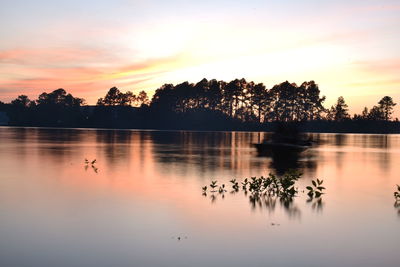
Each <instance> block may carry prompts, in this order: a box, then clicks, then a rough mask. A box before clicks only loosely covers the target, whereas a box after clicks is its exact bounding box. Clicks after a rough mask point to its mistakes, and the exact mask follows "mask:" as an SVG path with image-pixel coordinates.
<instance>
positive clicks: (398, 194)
mask: <svg viewBox="0 0 400 267" xmlns="http://www.w3.org/2000/svg"><path fill="white" fill-rule="evenodd" d="M393 195H394V198H395V199H396V202H400V185H397V191H396V192H394V193H393Z"/></svg>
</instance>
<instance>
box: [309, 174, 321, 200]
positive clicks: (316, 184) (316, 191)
mask: <svg viewBox="0 0 400 267" xmlns="http://www.w3.org/2000/svg"><path fill="white" fill-rule="evenodd" d="M323 182H324V180H319V179H318V178H317V179H316V180H312V181H311V183H312V186H307V187H306V188H307V190H308V193H307V195H308V196H309V197H310V198H313V197H314V196H315V197H317V198H318V197H320V196H321V195H322V194H324V193H323V192H322V191H323V190H325V187H323V186H321V185H322V183H323Z"/></svg>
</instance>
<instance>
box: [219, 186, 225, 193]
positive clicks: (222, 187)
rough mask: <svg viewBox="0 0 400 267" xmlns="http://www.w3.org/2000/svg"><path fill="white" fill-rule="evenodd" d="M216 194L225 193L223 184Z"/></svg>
mask: <svg viewBox="0 0 400 267" xmlns="http://www.w3.org/2000/svg"><path fill="white" fill-rule="evenodd" d="M218 192H219V193H220V194H222V193H224V192H226V190H225V184H222V185H221V186H220V187H219V189H218Z"/></svg>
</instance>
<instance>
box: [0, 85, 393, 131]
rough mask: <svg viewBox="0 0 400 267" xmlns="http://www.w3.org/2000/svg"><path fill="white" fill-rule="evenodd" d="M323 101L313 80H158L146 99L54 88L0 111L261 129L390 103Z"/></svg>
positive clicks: (120, 123)
mask: <svg viewBox="0 0 400 267" xmlns="http://www.w3.org/2000/svg"><path fill="white" fill-rule="evenodd" d="M325 100H326V98H325V96H321V92H320V89H319V87H318V85H317V84H316V83H315V82H314V81H307V82H303V83H302V84H300V85H297V84H295V83H289V82H288V81H285V82H282V83H280V84H277V85H274V86H273V87H272V88H266V86H265V85H264V84H262V83H255V82H253V81H246V80H245V79H235V80H232V81H230V82H225V81H218V80H215V79H213V80H207V79H202V80H201V81H199V82H198V83H189V82H183V83H180V84H177V85H173V84H164V85H163V86H161V87H160V88H158V89H157V90H156V91H155V93H154V95H153V97H152V98H151V99H150V98H149V97H148V95H147V93H146V92H145V91H141V92H139V93H138V94H137V95H135V94H134V93H132V92H131V91H127V92H125V93H123V92H121V91H120V90H119V89H118V88H116V87H113V88H111V89H109V90H108V92H107V93H106V95H105V96H104V97H102V98H99V99H98V101H97V104H96V105H95V106H88V105H86V103H85V100H84V99H83V98H79V97H74V96H72V95H71V94H69V93H67V92H66V91H65V90H64V89H57V90H54V91H53V92H51V93H42V94H40V95H39V96H38V98H37V99H36V100H30V99H29V98H28V97H27V96H26V95H20V96H18V97H17V98H16V99H14V100H12V101H11V102H10V103H7V104H4V103H1V102H0V111H1V110H3V111H6V112H7V114H8V116H9V117H10V124H11V125H29V126H66V127H120V128H132V127H134V128H135V127H137V128H168V127H171V128H181V129H185V128H202V124H207V125H210V123H211V124H212V121H214V123H215V125H216V126H219V127H222V128H223V127H225V126H228V125H229V127H226V128H235V127H239V128H240V129H246V128H248V129H250V128H251V129H254V128H258V129H262V128H263V127H265V125H268V124H269V123H274V122H316V121H319V122H321V121H324V122H345V121H347V122H348V121H369V122H372V121H387V122H389V121H392V120H393V118H392V116H393V110H394V107H395V106H396V103H395V102H394V101H393V99H392V98H391V97H390V96H384V97H383V98H382V99H381V100H380V101H379V102H378V103H377V105H375V106H373V107H372V108H370V109H368V108H367V107H365V108H364V110H363V111H362V113H361V114H354V115H353V116H351V115H350V114H349V112H348V105H347V104H346V102H345V99H344V98H343V97H342V96H341V97H339V98H338V99H337V102H336V103H335V104H334V105H333V106H332V107H330V108H326V107H324V105H323V103H324V102H325ZM395 120H396V121H397V119H395ZM322 130H323V129H322Z"/></svg>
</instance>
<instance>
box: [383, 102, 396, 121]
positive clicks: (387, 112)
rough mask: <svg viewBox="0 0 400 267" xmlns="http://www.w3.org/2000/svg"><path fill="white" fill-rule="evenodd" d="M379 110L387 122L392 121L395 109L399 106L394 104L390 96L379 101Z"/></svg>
mask: <svg viewBox="0 0 400 267" xmlns="http://www.w3.org/2000/svg"><path fill="white" fill-rule="evenodd" d="M378 104H379V108H380V109H381V110H382V112H383V116H384V118H385V120H386V121H388V120H390V119H391V116H392V113H393V108H394V106H396V105H397V104H396V103H394V102H393V99H392V98H391V97H390V96H385V97H383V98H382V99H381V100H380V101H379V103H378Z"/></svg>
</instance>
